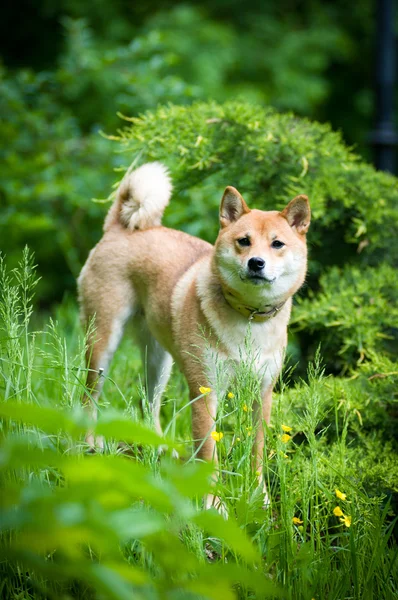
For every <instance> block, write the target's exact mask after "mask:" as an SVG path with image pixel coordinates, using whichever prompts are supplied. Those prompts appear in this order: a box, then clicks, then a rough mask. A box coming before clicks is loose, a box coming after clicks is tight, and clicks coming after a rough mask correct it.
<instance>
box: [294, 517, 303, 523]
mask: <svg viewBox="0 0 398 600" xmlns="http://www.w3.org/2000/svg"><path fill="white" fill-rule="evenodd" d="M292 521H293V523H294V524H295V525H301V524H302V523H303V521H302V520H301V519H299V518H298V517H293V519H292Z"/></svg>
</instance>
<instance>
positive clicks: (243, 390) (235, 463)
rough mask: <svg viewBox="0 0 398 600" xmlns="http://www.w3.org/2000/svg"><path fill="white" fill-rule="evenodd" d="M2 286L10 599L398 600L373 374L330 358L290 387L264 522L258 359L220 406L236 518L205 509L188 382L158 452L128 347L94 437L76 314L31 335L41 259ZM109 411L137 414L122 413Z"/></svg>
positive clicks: (281, 410)
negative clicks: (92, 443) (361, 401)
mask: <svg viewBox="0 0 398 600" xmlns="http://www.w3.org/2000/svg"><path fill="white" fill-rule="evenodd" d="M1 275H2V286H1V288H0V289H1V291H2V297H1V301H0V308H1V331H2V336H1V360H0V377H1V379H0V381H1V384H0V385H1V390H2V402H1V403H0V416H1V418H2V430H1V435H0V437H1V451H0V458H1V460H0V485H1V490H2V493H1V508H2V518H1V523H0V530H1V533H0V553H1V557H2V561H1V566H0V569H1V581H2V583H1V586H2V587H1V591H2V594H3V596H4V597H13V596H15V595H17V594H19V595H20V596H21V595H23V597H24V598H27V599H28V598H29V599H33V598H36V599H37V598H41V597H43V598H47V597H53V598H67V597H69V598H80V599H81V600H88V599H89V598H97V597H103V598H112V599H114V600H122V599H124V598H126V599H127V598H131V596H132V595H134V597H138V598H143V599H147V598H148V599H154V598H164V597H167V598H181V597H184V598H192V599H194V598H215V599H217V600H218V599H219V598H226V599H229V598H231V599H233V598H279V597H283V598H291V599H292V600H293V598H294V599H297V600H301V599H302V600H304V599H306V598H308V597H319V598H326V597H327V598H330V599H331V600H334V599H335V600H337V599H338V598H342V597H352V598H354V599H358V600H359V599H362V598H367V599H372V598H375V599H376V598H377V599H381V598H383V599H384V598H385V599H390V598H391V599H392V598H393V597H394V594H395V593H396V581H397V579H396V576H397V560H396V559H397V548H396V544H395V542H394V537H393V535H392V534H393V530H394V525H395V523H396V519H394V517H393V513H392V505H391V492H392V490H393V489H395V488H396V481H395V483H394V481H393V473H394V472H395V473H396V470H397V463H396V454H395V455H394V453H393V450H394V444H393V442H390V443H389V444H385V443H384V447H383V453H381V452H380V444H379V442H376V444H375V443H374V440H372V435H371V434H370V433H369V431H367V425H368V421H369V419H371V418H372V417H371V415H372V414H373V409H374V407H373V403H372V402H370V403H369V404H368V407H367V410H366V411H365V410H364V411H363V412H362V413H361V419H359V417H358V414H359V411H358V409H356V408H354V407H355V401H356V399H357V398H359V397H360V394H359V390H360V389H361V386H362V382H361V378H362V375H359V376H358V378H357V379H342V378H340V379H339V378H336V379H335V378H332V377H325V376H324V372H323V368H322V366H321V364H320V358H319V356H317V358H316V361H315V363H314V365H312V366H310V368H309V375H308V383H300V384H296V386H295V388H293V389H291V390H288V389H286V388H285V386H284V385H283V384H282V387H281V391H280V394H279V395H278V397H277V399H276V406H275V412H274V419H273V427H272V428H270V429H267V447H266V452H265V455H264V470H265V475H266V479H267V481H268V489H269V494H270V499H271V506H270V507H268V508H266V509H264V508H263V506H262V502H263V497H262V494H261V492H260V490H259V489H258V488H257V485H256V481H257V477H258V473H255V472H254V468H253V464H252V449H253V439H254V437H255V435H254V434H255V425H254V422H253V408H254V401H255V395H254V391H255V390H256V380H255V378H253V373H252V372H251V369H250V359H249V361H248V363H246V364H244V365H242V366H241V367H240V368H239V370H238V371H237V373H236V382H235V383H234V387H233V388H230V390H229V392H230V393H229V395H227V396H226V397H225V398H223V397H222V396H221V397H220V405H219V411H218V414H217V420H216V429H217V431H218V432H220V433H223V434H224V435H223V436H222V437H221V436H220V439H219V442H218V443H217V452H218V458H219V463H220V468H221V478H220V481H219V483H218V484H217V493H218V494H219V497H220V498H221V500H222V502H223V504H224V506H225V508H226V509H227V511H228V515H229V518H228V520H225V519H224V518H223V517H222V516H221V515H220V514H218V513H217V512H215V511H214V509H212V510H210V511H209V510H203V509H202V508H200V503H201V496H202V495H203V493H204V492H205V491H207V490H209V489H210V488H209V475H210V469H211V466H210V467H209V465H204V464H201V463H198V462H195V461H194V460H193V458H192V457H191V458H189V457H190V450H189V447H190V443H191V440H190V427H189V414H188V411H187V410H186V409H187V408H188V405H187V404H185V403H184V400H183V399H182V398H181V393H180V390H181V382H180V380H179V378H178V377H177V379H175V381H174V385H173V386H172V387H171V388H170V389H169V390H168V401H167V402H166V406H165V407H164V408H165V409H166V410H165V413H166V415H165V419H166V424H167V430H168V433H167V435H166V438H165V439H163V438H160V439H159V436H158V434H156V433H154V432H153V430H152V429H151V428H150V427H149V424H148V423H146V424H141V423H138V422H137V415H136V410H135V408H134V405H135V403H136V401H137V400H138V398H140V397H141V399H143V401H144V402H145V395H144V394H143V390H142V388H141V386H140V385H139V384H138V375H137V368H138V369H140V367H139V366H138V367H137V368H136V370H135V372H134V379H135V385H134V386H133V387H134V388H135V389H133V393H132V396H131V397H129V396H126V395H124V393H123V391H126V392H127V391H128V389H129V383H131V382H130V380H129V378H130V377H131V361H130V360H129V363H128V364H129V368H128V369H127V368H125V365H124V361H125V357H126V355H128V354H129V351H130V347H128V346H127V347H126V346H125V348H124V351H123V352H121V353H119V354H118V355H117V357H116V360H115V363H114V365H113V367H112V370H111V373H110V374H109V377H107V382H106V384H105V390H104V396H102V399H101V403H100V418H99V421H98V423H97V424H90V422H89V421H88V420H87V417H86V415H85V414H84V413H83V412H82V411H81V409H80V408H79V398H80V396H81V393H82V391H83V389H84V374H85V369H84V367H83V354H84V349H85V341H84V340H82V339H81V337H80V336H78V335H76V327H77V315H76V310H75V308H74V306H69V308H68V307H67V306H66V305H65V306H61V307H60V310H59V312H58V318H59V323H58V324H54V323H52V322H50V323H49V324H44V327H40V326H39V324H38V323H36V328H35V329H34V330H32V329H31V326H30V324H29V320H30V316H31V314H32V306H31V296H32V292H33V287H34V283H35V278H34V267H33V262H32V258H31V256H30V255H29V253H28V252H27V251H25V254H24V257H23V260H22V261H21V265H20V268H19V269H18V270H17V271H14V272H12V273H9V272H7V270H6V268H5V266H4V265H3V266H2V269H1ZM61 331H62V332H68V338H67V339H66V338H65V337H63V333H61ZM125 344H127V345H128V344H131V342H130V340H126V341H125ZM379 367H380V365H379ZM122 373H124V376H121V374H122ZM115 375H117V383H115V382H114V379H113V378H114V376H115ZM385 375H386V379H387V376H388V374H387V373H385ZM365 378H366V379H367V372H366V373H365ZM133 381H134V380H133ZM380 381H381V380H380ZM215 385H217V382H215ZM342 390H344V392H343V391H342ZM379 391H380V390H379ZM137 392H138V395H137ZM385 392H387V394H388V390H387V389H386V390H385ZM173 394H176V400H174V401H176V402H177V407H176V408H177V410H176V409H173V407H172V403H171V399H172V398H173ZM342 394H343V398H342ZM382 394H383V392H381V393H380V394H379V399H382V398H383V395H382ZM354 399H355V400H354ZM108 403H111V404H112V405H114V406H116V405H118V404H119V405H120V406H122V407H124V408H123V409H119V410H118V411H115V409H113V410H112V411H110V410H109V408H107V407H106V406H107V404H108ZM173 404H174V402H173ZM91 425H93V426H94V427H96V428H97V433H103V434H104V435H105V437H106V441H107V444H106V447H107V454H106V455H96V456H91V455H87V454H85V453H84V445H83V444H82V442H81V436H82V434H83V432H84V431H85V430H86V428H87V427H89V426H91ZM286 430H289V433H283V432H286ZM120 438H122V439H123V440H124V442H125V445H124V446H122V447H121V446H118V444H117V441H118V440H119V439H120ZM160 441H162V443H166V444H168V446H169V451H170V450H171V448H172V447H173V446H174V447H178V449H179V451H180V452H181V454H182V456H183V457H184V458H185V461H186V462H185V463H184V462H176V461H172V460H171V459H170V456H169V453H168V454H166V455H165V456H163V457H159V455H158V452H157V449H156V447H157V445H158V443H159V442H160ZM126 442H127V444H126ZM185 445H188V448H187V451H185V450H184V449H183V447H184V446H185ZM122 449H124V451H126V450H128V451H129V454H124V452H123V450H122ZM377 452H379V456H377V455H376V453H377ZM386 452H387V456H386V458H385V460H384V461H382V460H381V456H382V455H383V454H384V453H386ZM187 459H188V460H187ZM366 465H369V467H370V468H369V469H368V468H367V467H366ZM387 469H389V470H390V473H388V470H387ZM381 485H382V489H383V491H384V493H383V494H381V493H380V486H381ZM338 494H339V495H338ZM337 509H340V512H339V511H338V510H337ZM336 510H337V515H339V514H340V513H342V514H343V515H344V517H341V516H340V517H339V516H336Z"/></svg>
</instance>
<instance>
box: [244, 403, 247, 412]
mask: <svg viewBox="0 0 398 600" xmlns="http://www.w3.org/2000/svg"><path fill="white" fill-rule="evenodd" d="M243 410H244V411H245V412H247V405H246V404H244V405H243Z"/></svg>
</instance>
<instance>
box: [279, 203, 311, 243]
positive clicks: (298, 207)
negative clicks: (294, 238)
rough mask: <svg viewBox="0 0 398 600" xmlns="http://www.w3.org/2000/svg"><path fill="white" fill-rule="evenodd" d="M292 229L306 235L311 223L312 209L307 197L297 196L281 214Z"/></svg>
mask: <svg viewBox="0 0 398 600" xmlns="http://www.w3.org/2000/svg"><path fill="white" fill-rule="evenodd" d="M280 214H281V215H282V217H283V218H284V219H286V220H287V222H288V223H289V225H290V227H291V228H292V229H295V230H296V231H297V233H299V234H300V235H305V234H306V233H307V231H308V228H309V226H310V222H311V209H310V203H309V201H308V198H307V196H302V195H301V196H296V197H295V198H293V200H291V201H290V202H289V204H288V205H287V206H286V208H284V209H283V211H282V212H281V213H280Z"/></svg>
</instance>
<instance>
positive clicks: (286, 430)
mask: <svg viewBox="0 0 398 600" xmlns="http://www.w3.org/2000/svg"><path fill="white" fill-rule="evenodd" d="M292 429H293V427H289V425H282V431H284V432H285V433H289V431H292Z"/></svg>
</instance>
